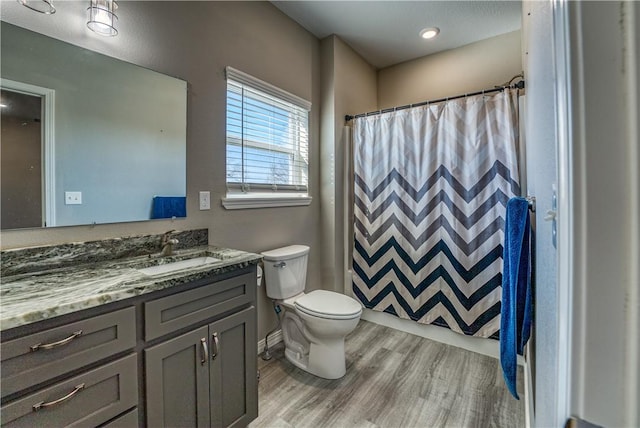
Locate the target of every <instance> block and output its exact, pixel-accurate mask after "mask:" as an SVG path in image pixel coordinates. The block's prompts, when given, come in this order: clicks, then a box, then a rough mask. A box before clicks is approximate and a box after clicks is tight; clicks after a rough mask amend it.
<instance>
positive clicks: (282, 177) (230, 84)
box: [226, 67, 311, 193]
mask: <svg viewBox="0 0 640 428" xmlns="http://www.w3.org/2000/svg"><path fill="white" fill-rule="evenodd" d="M226 73H227V188H228V190H229V191H230V192H233V191H241V192H246V193H248V192H254V191H257V192H265V191H266V192H272V191H273V192H295V193H307V191H308V165H309V132H308V128H309V110H310V108H311V104H310V103H309V102H307V101H305V100H303V99H301V98H298V97H296V96H295V95H293V94H289V93H288V92H285V91H283V90H281V89H279V88H276V87H275V86H272V85H270V84H268V83H266V82H263V81H261V80H258V79H256V78H254V77H252V76H249V75H247V74H245V73H242V72H240V71H238V70H235V69H233V68H231V67H227V69H226Z"/></svg>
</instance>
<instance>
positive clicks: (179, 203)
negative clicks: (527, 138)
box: [151, 196, 187, 218]
mask: <svg viewBox="0 0 640 428" xmlns="http://www.w3.org/2000/svg"><path fill="white" fill-rule="evenodd" d="M186 216H187V198H186V197H185V196H154V197H153V212H152V213H151V218H172V217H186Z"/></svg>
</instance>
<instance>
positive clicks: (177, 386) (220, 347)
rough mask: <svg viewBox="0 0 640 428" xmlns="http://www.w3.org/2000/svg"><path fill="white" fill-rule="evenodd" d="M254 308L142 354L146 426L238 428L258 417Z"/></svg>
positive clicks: (166, 342) (200, 328)
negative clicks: (145, 394) (144, 378)
mask: <svg viewBox="0 0 640 428" xmlns="http://www.w3.org/2000/svg"><path fill="white" fill-rule="evenodd" d="M255 317H256V310H255V308H254V307H253V306H251V307H249V308H246V309H244V310H242V311H240V312H237V313H235V314H233V315H230V316H227V317H225V318H223V319H221V320H219V321H216V322H213V323H211V324H209V325H208V326H202V327H199V328H196V329H194V330H192V331H190V332H188V333H185V334H182V335H180V336H178V337H176V338H173V339H169V340H167V341H165V342H162V343H160V344H158V345H156V346H153V347H151V348H148V349H146V350H145V366H146V369H145V375H146V390H147V399H146V402H147V426H149V427H156V426H157V427H169V426H185V427H186V426H189V427H209V426H212V427H234V426H237V427H241V426H246V425H248V424H249V422H251V421H252V420H253V419H255V418H256V417H257V410H258V405H257V395H256V390H257V384H256V381H257V379H256V375H257V371H256V352H255V346H256V345H255V344H256V333H255V323H256V320H255Z"/></svg>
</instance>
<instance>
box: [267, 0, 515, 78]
mask: <svg viewBox="0 0 640 428" xmlns="http://www.w3.org/2000/svg"><path fill="white" fill-rule="evenodd" d="M271 3H273V4H274V5H275V6H276V7H277V8H278V9H280V10H281V11H282V12H284V13H285V14H287V15H288V16H289V17H290V18H292V19H293V20H295V21H296V22H298V23H299V24H300V25H302V26H303V27H304V28H306V29H307V30H308V31H310V32H311V33H313V34H314V35H315V36H316V37H318V38H320V39H323V38H325V37H327V36H329V35H331V34H336V35H337V36H339V37H340V38H341V39H342V40H344V41H345V42H346V43H347V44H348V45H349V46H351V47H352V48H353V49H354V50H355V51H356V52H358V53H359V54H360V55H361V56H362V57H363V58H364V59H365V60H367V62H369V63H370V64H371V65H373V66H374V67H376V68H384V67H388V66H390V65H394V64H398V63H401V62H404V61H409V60H411V59H415V58H419V57H422V56H425V55H430V54H433V53H436V52H440V51H444V50H447V49H453V48H456V47H460V46H464V45H467V44H469V43H473V42H476V41H478V40H483V39H488V38H490V37H494V36H497V35H500V34H504V33H509V32H511V31H516V30H518V29H520V26H521V7H522V6H521V2H520V1H496V0H494V1H480V0H474V1H430V0H422V1H366V0H363V1H272V2H271ZM426 27H438V28H440V34H439V35H438V37H436V38H435V39H432V40H423V39H421V38H420V37H419V35H418V33H419V32H420V30H422V29H423V28H426Z"/></svg>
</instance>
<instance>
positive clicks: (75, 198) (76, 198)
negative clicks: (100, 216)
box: [64, 192, 82, 205]
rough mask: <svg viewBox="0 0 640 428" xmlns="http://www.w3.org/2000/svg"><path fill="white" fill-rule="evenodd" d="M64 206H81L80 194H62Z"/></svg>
mask: <svg viewBox="0 0 640 428" xmlns="http://www.w3.org/2000/svg"><path fill="white" fill-rule="evenodd" d="M64 204H65V205H82V192H64Z"/></svg>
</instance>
